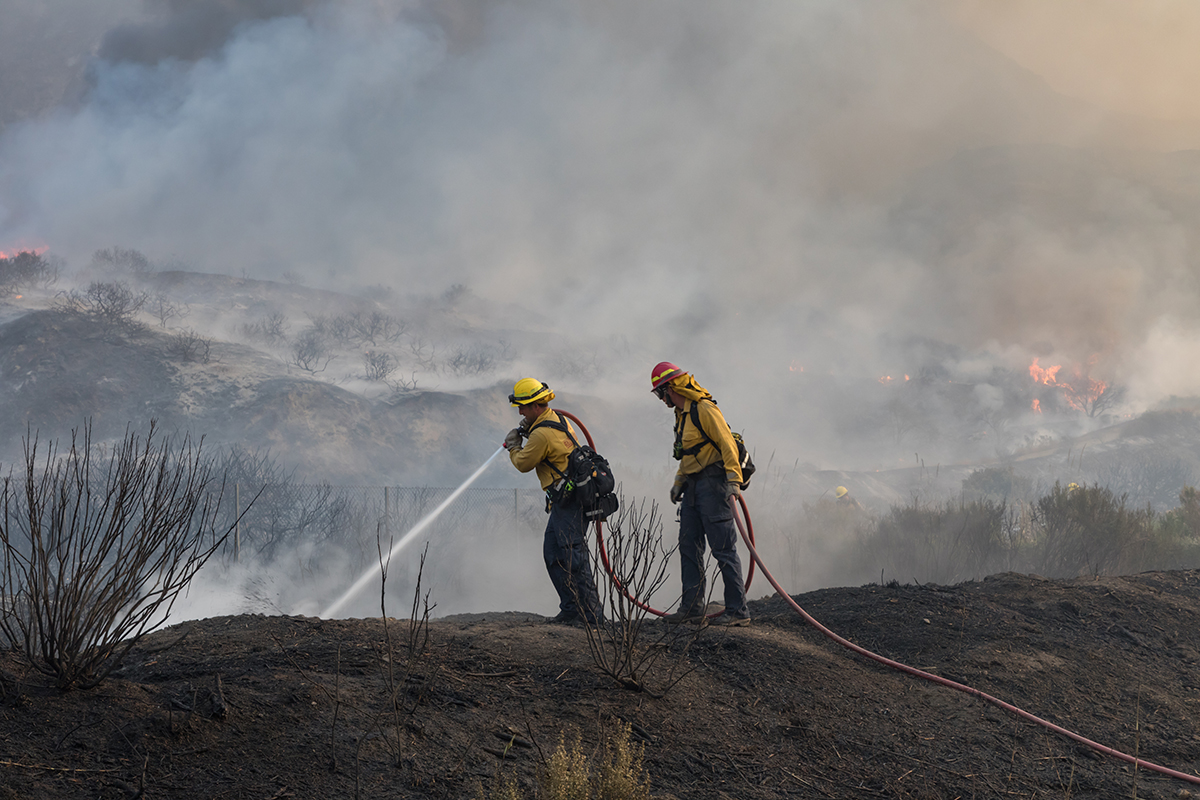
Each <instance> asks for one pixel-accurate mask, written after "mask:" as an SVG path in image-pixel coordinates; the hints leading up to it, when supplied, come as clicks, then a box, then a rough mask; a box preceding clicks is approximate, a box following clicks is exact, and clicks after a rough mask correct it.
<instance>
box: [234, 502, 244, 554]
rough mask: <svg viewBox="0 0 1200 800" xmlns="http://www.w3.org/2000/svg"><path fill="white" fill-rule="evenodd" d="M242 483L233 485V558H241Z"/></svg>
mask: <svg viewBox="0 0 1200 800" xmlns="http://www.w3.org/2000/svg"><path fill="white" fill-rule="evenodd" d="M241 509H242V485H241V484H240V483H235V484H234V485H233V519H234V523H233V560H234V561H236V562H239V563H240V562H241V560H242V511H241Z"/></svg>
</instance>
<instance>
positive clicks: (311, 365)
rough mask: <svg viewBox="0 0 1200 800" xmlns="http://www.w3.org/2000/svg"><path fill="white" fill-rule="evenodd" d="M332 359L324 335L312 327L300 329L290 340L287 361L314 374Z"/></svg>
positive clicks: (323, 368) (323, 369) (322, 369)
mask: <svg viewBox="0 0 1200 800" xmlns="http://www.w3.org/2000/svg"><path fill="white" fill-rule="evenodd" d="M332 360H333V356H332V355H330V354H329V345H328V343H327V342H326V340H325V336H324V335H323V334H322V333H321V331H320V330H319V329H317V328H315V327H314V328H305V329H304V330H302V331H300V335H299V336H297V337H296V339H295V341H294V342H292V357H291V359H290V360H289V361H288V363H289V364H293V365H295V366H297V367H299V368H300V369H302V370H304V371H305V372H311V373H313V374H316V373H318V372H324V371H325V368H326V367H328V366H329V362H330V361H332Z"/></svg>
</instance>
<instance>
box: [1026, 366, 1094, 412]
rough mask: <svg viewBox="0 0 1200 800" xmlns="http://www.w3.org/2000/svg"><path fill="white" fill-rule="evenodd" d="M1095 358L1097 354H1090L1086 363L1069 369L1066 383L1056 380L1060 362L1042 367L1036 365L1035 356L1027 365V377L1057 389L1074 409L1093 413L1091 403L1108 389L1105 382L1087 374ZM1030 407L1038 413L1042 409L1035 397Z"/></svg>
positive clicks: (1060, 367)
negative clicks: (1069, 372) (1069, 377)
mask: <svg viewBox="0 0 1200 800" xmlns="http://www.w3.org/2000/svg"><path fill="white" fill-rule="evenodd" d="M1097 360H1098V356H1092V357H1091V358H1089V359H1088V361H1087V364H1085V365H1081V366H1077V367H1074V368H1073V369H1072V370H1071V382H1070V383H1066V382H1065V381H1060V380H1058V373H1059V370H1061V369H1062V365H1061V364H1056V365H1055V366H1053V367H1046V368H1042V367H1039V366H1038V360H1037V359H1036V358H1035V359H1033V363H1032V364H1030V365H1029V377H1031V378H1033V382H1034V383H1040V384H1044V385H1046V386H1053V387H1054V388H1056V389H1058V390H1059V392H1060V393H1061V394H1062V398H1063V399H1064V400H1065V401H1066V402H1067V405H1068V406H1070V407H1071V408H1073V409H1075V410H1076V411H1083V412H1084V413H1094V409H1092V406H1093V404H1094V403H1095V402H1096V401H1097V400H1098V399H1100V398H1101V397H1102V396H1103V395H1104V393H1105V392H1106V391H1107V390H1108V384H1107V383H1105V382H1104V381H1098V380H1096V379H1094V378H1092V377H1091V376H1090V375H1089V374H1088V373H1089V371H1090V370H1091V368H1092V366H1093V365H1094V364H1095V363H1096V361H1097ZM1032 408H1033V410H1034V411H1036V412H1038V413H1039V414H1040V413H1041V411H1042V408H1041V403H1040V402H1039V401H1038V400H1037V399H1034V401H1033V405H1032Z"/></svg>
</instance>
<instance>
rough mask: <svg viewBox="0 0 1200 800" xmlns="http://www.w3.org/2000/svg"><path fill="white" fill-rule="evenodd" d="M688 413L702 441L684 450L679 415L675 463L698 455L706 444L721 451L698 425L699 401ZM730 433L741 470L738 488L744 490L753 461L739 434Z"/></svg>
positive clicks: (753, 467)
mask: <svg viewBox="0 0 1200 800" xmlns="http://www.w3.org/2000/svg"><path fill="white" fill-rule="evenodd" d="M711 402H712V404H713V405H716V404H717V402H716V401H715V400H713V401H711ZM689 413H690V415H691V417H692V425H694V426H695V427H696V430H698V431H700V435H701V436H703V437H704V441H703V442H701V443H700V444H697V445H692V446H691V447H686V448H685V447H684V446H683V416H682V415H680V417H679V423H678V424H677V425H676V426H675V460H676V461H679V460H680V459H682V458H683V457H684V456H694V455H696V453H699V452H700V450H701V448H703V447H704V446H705V445H706V444H710V445H712V446H713V447H716V448H717V449H718V450H720V449H721V448H719V447H717V443H716V442H714V441H713V440H712V437H710V436H709V435H708V432H707V431H705V430H704V426H703V425H701V424H700V402H699V401H695V400H694V401H692V408H691V410H690V412H689ZM726 424H728V423H726ZM730 433H731V434H733V441H734V443H735V444H736V445H737V458H738V466H740V467H741V468H742V483H741V486H740V488H742V489H746V488H747V487H748V486H749V485H750V476H751V475H753V474H754V470H755V466H754V459H752V458H751V457H750V451H749V450H747V449H746V443H745V442H744V441H742V435H741V434H740V433H734V432H733V431H732V430H730Z"/></svg>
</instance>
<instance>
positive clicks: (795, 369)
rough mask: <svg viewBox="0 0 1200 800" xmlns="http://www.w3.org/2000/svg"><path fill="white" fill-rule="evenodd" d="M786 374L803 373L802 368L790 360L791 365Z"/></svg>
mask: <svg viewBox="0 0 1200 800" xmlns="http://www.w3.org/2000/svg"><path fill="white" fill-rule="evenodd" d="M788 372H804V367H802V366H800V365H799V364H798V363H796V361H795V360H794V359H793V360H792V364H791V366H789V367H788Z"/></svg>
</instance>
